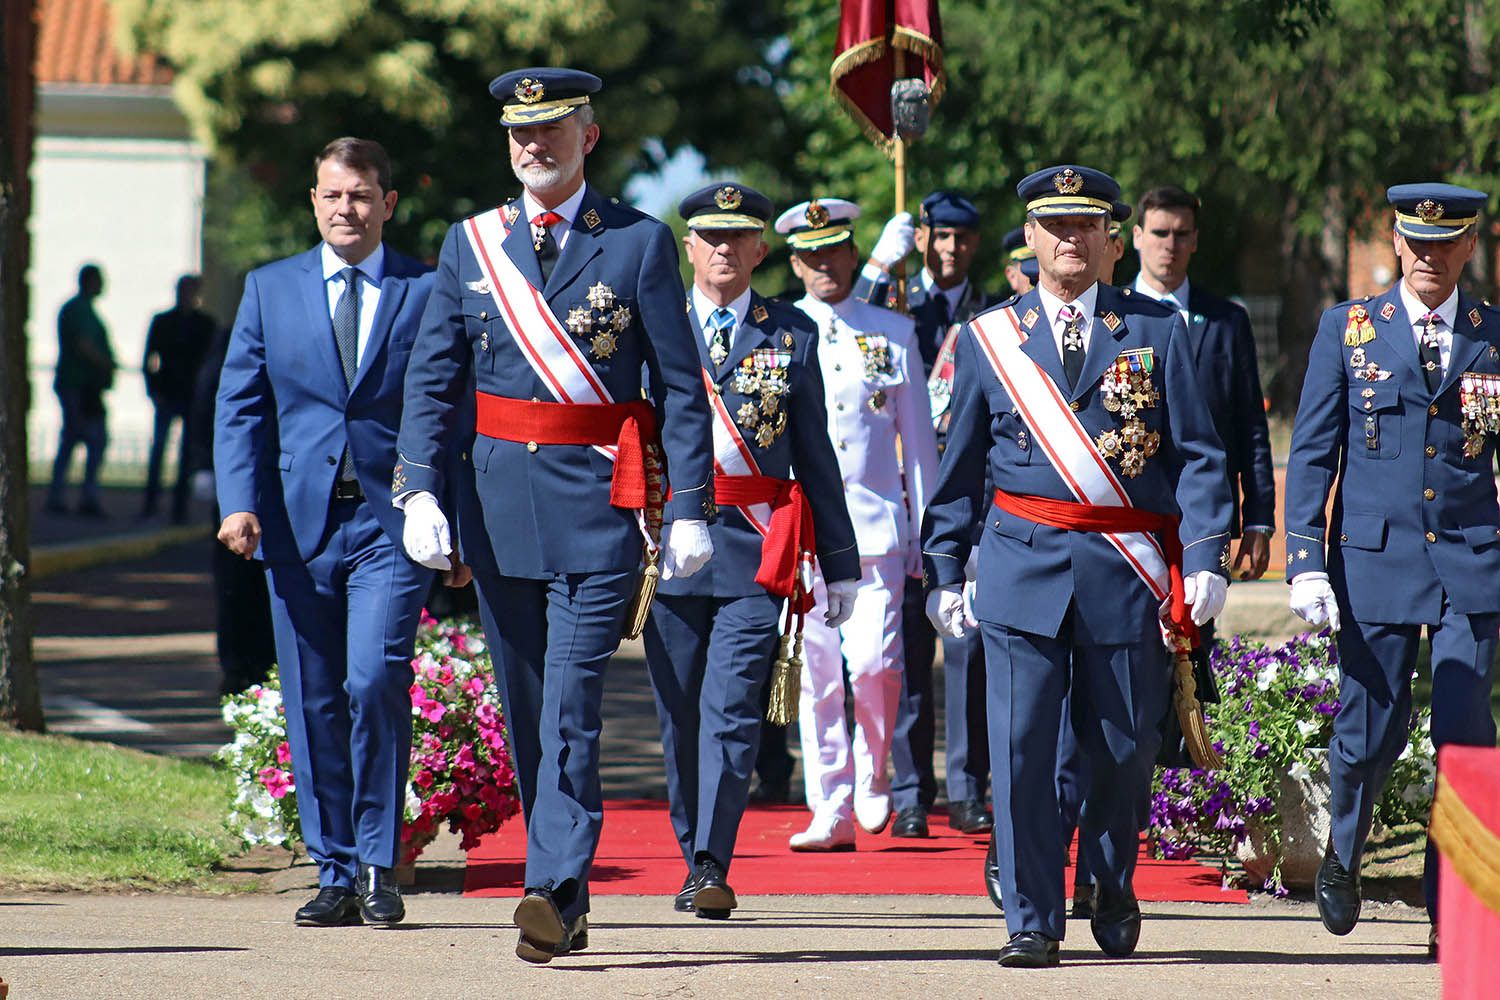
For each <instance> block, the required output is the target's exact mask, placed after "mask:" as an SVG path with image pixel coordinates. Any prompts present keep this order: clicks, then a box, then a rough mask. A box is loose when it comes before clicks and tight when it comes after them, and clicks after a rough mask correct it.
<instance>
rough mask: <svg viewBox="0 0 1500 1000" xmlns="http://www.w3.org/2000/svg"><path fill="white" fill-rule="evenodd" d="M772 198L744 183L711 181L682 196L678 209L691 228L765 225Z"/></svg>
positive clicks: (729, 227)
mask: <svg viewBox="0 0 1500 1000" xmlns="http://www.w3.org/2000/svg"><path fill="white" fill-rule="evenodd" d="M772 211H773V209H772V207H771V199H770V198H767V197H766V196H765V195H763V194H761V193H760V192H759V191H757V190H755V189H754V188H749V187H746V186H745V185H743V184H710V185H708V187H705V188H700V189H699V190H697V191H694V192H693V193H692V194H690V195H688V196H687V197H686V198H684V199H682V202H681V203H680V204H679V205H678V206H677V213H678V214H679V215H681V216H682V217H683V218H684V219H686V220H687V224H688V228H689V229H761V230H763V229H765V228H766V223H767V222H768V221H769V220H770V218H771V212H772Z"/></svg>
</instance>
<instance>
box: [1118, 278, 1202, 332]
mask: <svg viewBox="0 0 1500 1000" xmlns="http://www.w3.org/2000/svg"><path fill="white" fill-rule="evenodd" d="M1132 287H1134V288H1135V290H1136V291H1137V292H1139V293H1140V294H1141V295H1145V296H1148V297H1149V298H1153V299H1155V300H1156V301H1158V302H1165V303H1166V304H1167V305H1169V306H1172V305H1175V306H1176V307H1177V315H1179V316H1181V317H1182V322H1183V323H1187V322H1188V296H1189V295H1191V294H1192V289H1190V288H1189V287H1188V279H1186V278H1183V279H1182V284H1180V285H1178V286H1177V287H1176V288H1174V289H1172V290H1171V291H1170V292H1158V291H1157V290H1156V289H1155V288H1152V287H1151V285H1149V284H1148V283H1147V282H1146V279H1145V277H1144V276H1143V275H1139V274H1137V275H1136V276H1135V283H1134V285H1133V286H1132Z"/></svg>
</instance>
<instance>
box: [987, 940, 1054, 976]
mask: <svg viewBox="0 0 1500 1000" xmlns="http://www.w3.org/2000/svg"><path fill="white" fill-rule="evenodd" d="M1000 964H1001V965H1003V966H1005V967H1006V968H1009V969H1046V968H1049V967H1050V966H1054V965H1056V964H1057V942H1056V941H1054V940H1052V939H1051V938H1049V937H1048V936H1047V935H1045V934H1043V933H1041V932H1040V931H1022V932H1021V933H1019V934H1012V935H1011V936H1010V940H1009V941H1007V942H1006V943H1005V947H1004V948H1001V949H1000Z"/></svg>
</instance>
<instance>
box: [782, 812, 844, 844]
mask: <svg viewBox="0 0 1500 1000" xmlns="http://www.w3.org/2000/svg"><path fill="white" fill-rule="evenodd" d="M788 843H789V844H790V845H791V848H792V850H794V851H852V850H854V824H853V823H852V822H850V821H849V820H848V819H846V818H842V817H835V816H817V815H815V816H813V821H812V823H811V824H810V825H809V826H808V828H807V829H806V830H803V831H802V832H801V833H794V834H792V836H791V839H790V840H789V841H788Z"/></svg>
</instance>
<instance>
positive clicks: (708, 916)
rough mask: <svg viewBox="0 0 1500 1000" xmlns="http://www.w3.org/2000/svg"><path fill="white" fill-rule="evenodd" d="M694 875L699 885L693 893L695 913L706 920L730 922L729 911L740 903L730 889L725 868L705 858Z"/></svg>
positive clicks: (713, 860)
mask: <svg viewBox="0 0 1500 1000" xmlns="http://www.w3.org/2000/svg"><path fill="white" fill-rule="evenodd" d="M694 874H695V875H696V877H697V883H698V885H697V889H696V891H695V892H694V893H693V912H694V913H696V914H698V916H700V917H702V918H704V919H705V920H728V919H729V911H730V910H732V909H734V908H735V907H736V906H738V905H739V902H738V901H737V900H736V899H735V898H734V890H733V889H731V888H730V887H729V876H728V874H727V873H726V872H725V871H724V866H723V865H721V864H719V862H718V861H716V860H715V859H713V858H710V857H704V858H703V859H702V860H700V861H699V862H698V867H697V868H696V869H695V870H694Z"/></svg>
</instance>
